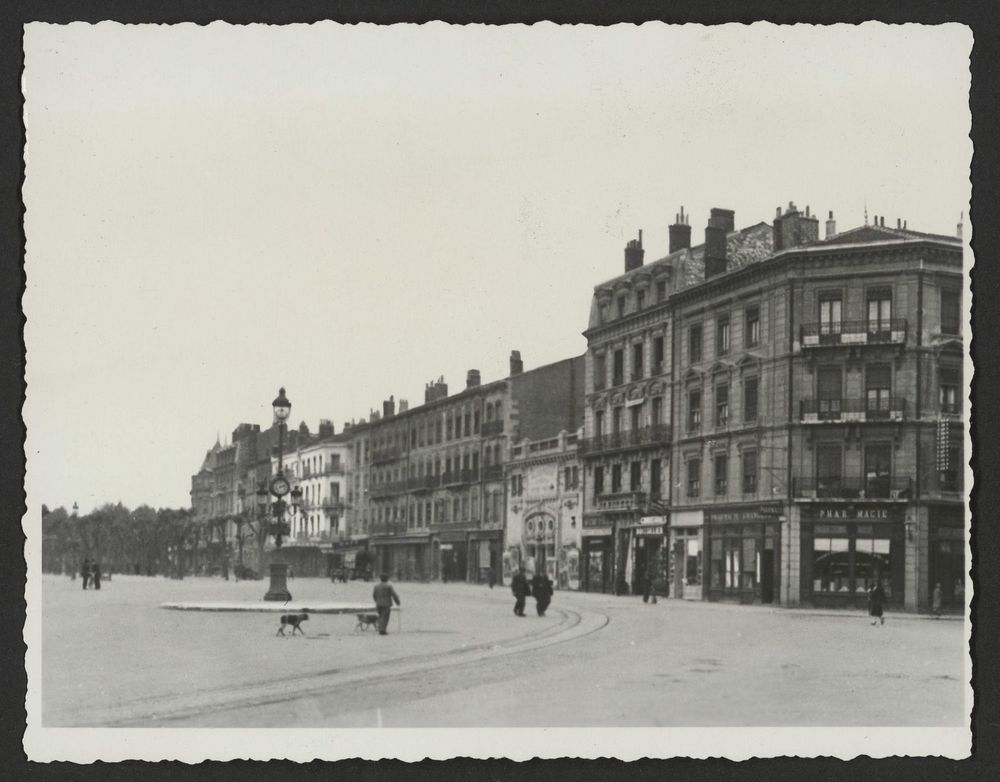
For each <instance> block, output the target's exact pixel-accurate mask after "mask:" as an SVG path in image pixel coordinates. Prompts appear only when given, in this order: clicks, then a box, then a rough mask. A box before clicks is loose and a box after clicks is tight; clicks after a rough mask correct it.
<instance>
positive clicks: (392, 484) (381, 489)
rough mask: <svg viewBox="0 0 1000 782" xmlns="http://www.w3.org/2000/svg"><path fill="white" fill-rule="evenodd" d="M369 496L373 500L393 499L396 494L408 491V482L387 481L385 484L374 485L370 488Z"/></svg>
mask: <svg viewBox="0 0 1000 782" xmlns="http://www.w3.org/2000/svg"><path fill="white" fill-rule="evenodd" d="M368 491H369V494H370V495H371V497H372V498H373V499H378V498H380V497H391V496H393V495H394V494H402V493H403V492H405V491H406V481H386V482H385V483H373V484H372V485H371V487H370V488H369V490H368Z"/></svg>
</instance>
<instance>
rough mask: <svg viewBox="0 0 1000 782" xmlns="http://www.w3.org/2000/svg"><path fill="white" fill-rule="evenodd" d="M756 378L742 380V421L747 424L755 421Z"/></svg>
mask: <svg viewBox="0 0 1000 782" xmlns="http://www.w3.org/2000/svg"><path fill="white" fill-rule="evenodd" d="M758 382H759V381H758V379H757V378H756V377H748V378H744V380H743V421H744V422H746V423H749V422H750V421H756V420H757V384H758Z"/></svg>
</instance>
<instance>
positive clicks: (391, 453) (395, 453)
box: [372, 445, 403, 464]
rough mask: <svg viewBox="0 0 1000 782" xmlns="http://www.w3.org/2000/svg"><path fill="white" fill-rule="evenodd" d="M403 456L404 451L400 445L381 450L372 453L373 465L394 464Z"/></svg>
mask: <svg viewBox="0 0 1000 782" xmlns="http://www.w3.org/2000/svg"><path fill="white" fill-rule="evenodd" d="M402 455H403V449H402V447H401V446H398V445H391V446H388V447H385V448H379V449H378V450H377V451H372V464H384V463H386V462H392V461H395V460H396V459H399V458H401V457H402Z"/></svg>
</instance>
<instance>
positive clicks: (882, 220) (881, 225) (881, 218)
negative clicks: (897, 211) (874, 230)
mask: <svg viewBox="0 0 1000 782" xmlns="http://www.w3.org/2000/svg"><path fill="white" fill-rule="evenodd" d="M878 227H879V228H885V215H880V216H879V218H878Z"/></svg>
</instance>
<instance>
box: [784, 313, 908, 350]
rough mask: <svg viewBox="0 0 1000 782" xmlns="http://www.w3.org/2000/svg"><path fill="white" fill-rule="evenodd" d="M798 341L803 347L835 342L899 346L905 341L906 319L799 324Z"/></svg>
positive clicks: (816, 346)
mask: <svg viewBox="0 0 1000 782" xmlns="http://www.w3.org/2000/svg"><path fill="white" fill-rule="evenodd" d="M801 340H802V347H803V348H821V347H831V346H837V345H902V344H903V343H905V342H906V319H905V318H887V319H885V320H843V321H831V322H820V323H807V324H805V325H803V326H802V330H801Z"/></svg>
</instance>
